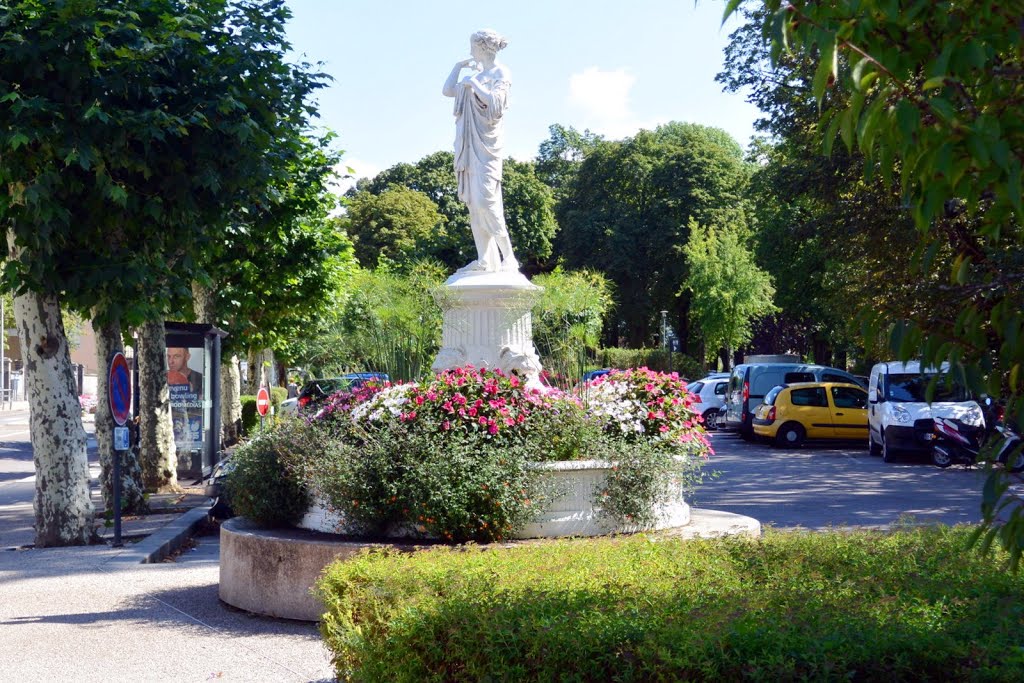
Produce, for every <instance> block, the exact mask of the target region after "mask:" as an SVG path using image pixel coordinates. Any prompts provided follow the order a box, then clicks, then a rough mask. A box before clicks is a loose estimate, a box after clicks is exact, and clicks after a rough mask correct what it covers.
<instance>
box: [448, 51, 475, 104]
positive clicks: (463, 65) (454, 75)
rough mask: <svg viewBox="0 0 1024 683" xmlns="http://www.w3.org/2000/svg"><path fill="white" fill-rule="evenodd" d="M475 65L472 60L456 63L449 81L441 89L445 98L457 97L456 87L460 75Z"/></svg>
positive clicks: (449, 75)
mask: <svg viewBox="0 0 1024 683" xmlns="http://www.w3.org/2000/svg"><path fill="white" fill-rule="evenodd" d="M473 64H474V60H472V59H463V60H462V61H461V62H456V63H455V66H453V67H452V72H451V73H450V74H448V80H446V81H445V82H444V87H443V88H441V94H442V95H444V96H445V97H455V85H456V83H457V82H458V80H459V73H460V72H461V71H462V70H463V69H465V68H467V67H470V66H472V65H473Z"/></svg>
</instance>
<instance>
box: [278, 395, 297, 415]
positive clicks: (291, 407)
mask: <svg viewBox="0 0 1024 683" xmlns="http://www.w3.org/2000/svg"><path fill="white" fill-rule="evenodd" d="M277 412H278V414H279V415H296V414H298V412H299V398H298V396H296V397H295V398H286V399H285V400H283V401H281V405H279V406H278V407H277Z"/></svg>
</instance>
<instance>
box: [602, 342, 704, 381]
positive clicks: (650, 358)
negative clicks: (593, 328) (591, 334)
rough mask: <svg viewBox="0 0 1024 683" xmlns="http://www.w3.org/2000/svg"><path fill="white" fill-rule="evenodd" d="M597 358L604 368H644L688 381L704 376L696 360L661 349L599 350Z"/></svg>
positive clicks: (702, 368) (702, 367)
mask: <svg viewBox="0 0 1024 683" xmlns="http://www.w3.org/2000/svg"><path fill="white" fill-rule="evenodd" d="M670 356H671V358H670ZM598 358H599V359H600V362H601V365H602V366H603V367H606V368H620V369H623V370H625V369H626V368H643V367H646V368H650V369H651V370H657V371H658V372H677V373H679V376H680V377H685V378H686V379H688V380H692V379H700V378H701V377H703V376H704V366H703V365H701V363H700V361H698V360H697V359H695V358H692V357H690V356H687V355H686V354H682V353H672V354H669V353H666V352H665V351H663V350H662V349H619V348H608V349H601V350H600V351H599V352H598ZM670 361H671V362H670ZM670 366H671V367H670Z"/></svg>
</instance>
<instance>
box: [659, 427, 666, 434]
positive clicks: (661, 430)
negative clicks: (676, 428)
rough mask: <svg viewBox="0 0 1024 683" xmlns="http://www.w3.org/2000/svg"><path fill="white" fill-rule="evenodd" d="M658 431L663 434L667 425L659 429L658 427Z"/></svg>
mask: <svg viewBox="0 0 1024 683" xmlns="http://www.w3.org/2000/svg"><path fill="white" fill-rule="evenodd" d="M658 431H659V432H661V433H662V434H664V433H665V432H667V431H668V425H661V426H660V427H658Z"/></svg>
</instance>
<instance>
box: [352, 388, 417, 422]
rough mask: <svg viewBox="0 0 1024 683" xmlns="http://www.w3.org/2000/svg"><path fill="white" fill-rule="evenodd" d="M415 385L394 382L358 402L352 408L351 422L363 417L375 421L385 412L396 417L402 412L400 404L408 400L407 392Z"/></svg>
mask: <svg viewBox="0 0 1024 683" xmlns="http://www.w3.org/2000/svg"><path fill="white" fill-rule="evenodd" d="M416 387H417V385H416V384H413V383H410V384H395V385H392V386H390V387H385V388H383V389H381V390H380V391H378V392H377V393H376V394H374V395H373V396H372V397H371V398H370V399H369V400H368V401H365V402H364V403H360V404H359V405H357V406H356V407H355V408H353V409H352V420H353V422H358V421H360V420H363V419H367V420H369V421H370V422H376V421H378V420H380V419H381V418H383V417H385V416H386V414H390V415H393V416H394V417H398V416H399V415H401V414H402V412H403V411H402V406H403V405H405V404H406V403H408V402H409V397H408V396H407V394H408V393H409V391H410V390H412V389H415V388H416ZM385 411H386V413H385Z"/></svg>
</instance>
